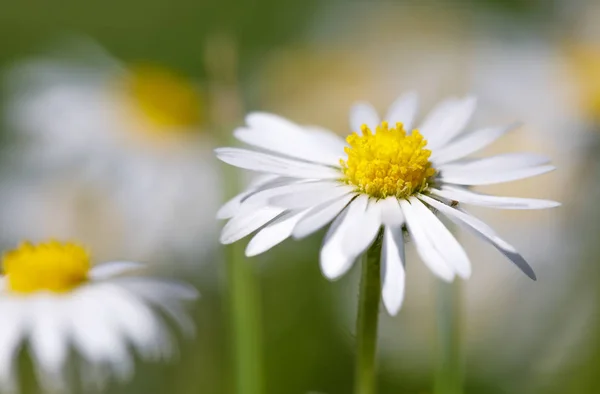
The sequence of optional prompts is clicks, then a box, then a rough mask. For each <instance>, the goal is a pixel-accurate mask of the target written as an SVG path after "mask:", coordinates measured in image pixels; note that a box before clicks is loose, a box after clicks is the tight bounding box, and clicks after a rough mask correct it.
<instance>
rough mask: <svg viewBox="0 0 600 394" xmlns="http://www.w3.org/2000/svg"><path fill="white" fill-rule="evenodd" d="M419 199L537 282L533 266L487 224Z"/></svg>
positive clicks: (426, 198) (423, 197) (438, 202)
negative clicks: (476, 237)
mask: <svg viewBox="0 0 600 394" xmlns="http://www.w3.org/2000/svg"><path fill="white" fill-rule="evenodd" d="M419 198H420V199H421V200H423V201H424V202H426V203H427V204H429V205H431V206H432V207H433V208H435V209H437V210H439V211H440V212H442V213H443V214H444V215H446V216H447V217H448V218H449V219H450V220H452V221H453V222H455V223H457V224H459V225H461V226H465V227H466V228H467V229H469V230H471V231H472V232H473V233H474V234H475V235H477V236H479V237H481V238H483V239H484V240H486V241H487V242H489V243H491V244H492V245H493V246H494V247H495V248H496V249H498V251H500V253H502V254H503V255H504V256H506V257H507V258H508V259H509V260H510V261H511V262H512V263H513V264H515V265H516V266H517V267H518V268H519V269H520V270H521V271H523V273H524V274H525V275H527V276H528V277H529V278H531V279H533V280H536V276H535V272H534V271H533V268H531V266H530V265H529V264H528V263H527V261H526V260H525V259H524V258H523V256H521V255H520V254H519V252H517V251H516V249H515V248H514V247H513V246H512V245H510V244H509V243H508V242H506V241H504V240H503V239H502V238H500V237H499V236H498V235H497V234H496V232H495V231H494V230H493V229H492V228H491V227H489V226H488V225H487V224H485V223H484V222H482V221H481V220H479V219H478V218H476V217H475V216H473V215H470V214H467V213H465V212H463V211H460V210H458V209H454V208H452V207H449V206H448V205H446V204H444V203H442V202H440V201H438V200H436V199H433V198H431V197H429V196H424V195H420V196H419Z"/></svg>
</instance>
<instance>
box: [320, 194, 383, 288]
mask: <svg viewBox="0 0 600 394" xmlns="http://www.w3.org/2000/svg"><path fill="white" fill-rule="evenodd" d="M336 222H337V223H336ZM380 226H381V219H380V213H379V210H378V208H377V204H369V199H368V197H366V196H364V195H361V196H358V197H357V198H356V199H354V200H353V201H352V202H351V203H350V204H349V205H348V207H347V208H346V212H345V215H340V216H339V217H338V219H336V221H334V223H333V224H332V226H331V228H330V229H329V232H328V233H327V235H326V236H325V239H324V242H323V247H322V248H321V253H320V265H321V271H322V272H323V275H324V276H325V277H326V278H328V279H329V280H335V279H338V278H339V277H340V276H342V275H343V274H345V273H346V272H347V271H348V270H349V269H350V267H352V264H353V263H354V261H355V260H356V258H357V257H358V256H359V255H360V254H362V253H363V252H364V251H365V250H366V249H367V248H368V247H369V245H370V244H371V243H372V242H373V240H374V239H375V236H376V235H377V232H378V231H379V227H380Z"/></svg>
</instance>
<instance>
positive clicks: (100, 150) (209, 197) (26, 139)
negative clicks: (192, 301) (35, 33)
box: [0, 41, 221, 262]
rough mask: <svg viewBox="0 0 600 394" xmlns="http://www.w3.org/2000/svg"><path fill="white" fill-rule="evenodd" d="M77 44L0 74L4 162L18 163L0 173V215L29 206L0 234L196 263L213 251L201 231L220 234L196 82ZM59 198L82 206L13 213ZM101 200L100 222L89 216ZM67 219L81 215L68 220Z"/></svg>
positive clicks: (48, 205) (216, 183)
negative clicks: (1, 81) (7, 135)
mask: <svg viewBox="0 0 600 394" xmlns="http://www.w3.org/2000/svg"><path fill="white" fill-rule="evenodd" d="M75 44H76V45H70V46H67V45H65V46H64V47H63V48H61V49H62V50H61V51H60V52H59V53H57V54H56V53H55V54H52V55H46V56H38V57H35V58H31V59H25V60H23V61H20V62H18V63H16V64H14V65H13V67H11V68H10V69H8V70H6V74H5V75H4V77H5V82H6V83H5V85H6V86H5V87H6V89H5V90H6V100H5V103H6V105H5V107H4V110H5V115H6V117H5V118H6V119H7V123H8V124H7V126H8V128H9V130H10V131H12V132H14V133H15V135H14V138H11V144H8V145H5V147H6V149H5V150H6V151H5V152H3V155H2V157H3V160H4V161H5V162H4V163H3V165H5V166H9V167H11V168H19V169H21V171H20V173H18V174H17V175H16V176H15V175H14V171H13V172H10V173H9V174H7V175H6V176H4V177H3V178H2V181H3V182H4V183H3V185H2V187H1V188H0V189H1V190H2V191H1V192H0V200H1V201H3V202H5V203H6V204H5V205H4V206H5V207H6V208H2V209H1V210H2V212H0V216H3V217H4V218H6V217H10V216H11V212H15V211H18V212H21V213H25V215H18V216H17V217H15V218H13V219H14V221H12V222H11V221H7V220H5V221H4V222H5V223H9V222H11V223H12V224H17V228H19V229H23V231H22V232H20V233H17V232H15V231H11V230H8V231H6V232H7V233H8V234H10V237H8V239H4V240H3V241H4V242H5V243H6V244H14V243H15V242H17V241H18V240H19V239H22V238H28V239H31V238H32V237H33V238H35V239H46V238H48V237H50V236H56V235H57V234H58V235H60V236H63V237H67V238H70V237H78V239H83V240H84V241H85V242H86V244H89V245H90V247H92V248H93V249H94V250H96V249H108V250H110V251H111V252H114V251H118V252H119V253H122V255H123V256H126V258H130V259H134V260H138V259H139V260H143V261H152V260H153V259H155V258H157V256H158V259H159V260H162V258H163V257H164V256H165V255H167V254H172V253H177V254H178V255H179V256H180V257H181V256H184V257H186V258H187V259H188V260H190V261H194V262H195V261H197V258H198V253H200V252H202V251H207V250H214V249H216V246H217V244H216V242H214V241H213V239H214V238H215V237H210V236H205V237H198V234H216V233H217V231H218V229H217V225H216V223H215V221H214V217H213V215H212V212H213V211H214V210H216V209H217V208H218V205H219V203H220V202H221V195H220V189H221V187H220V186H221V183H220V179H219V176H218V171H217V167H216V160H214V156H213V155H212V150H213V148H214V144H213V143H212V138H211V136H210V135H209V134H208V133H207V132H206V130H205V128H204V125H205V124H206V122H205V121H206V119H205V113H206V111H205V109H206V106H205V105H204V104H205V103H204V100H203V95H202V93H201V91H200V90H199V89H198V87H197V86H196V85H195V84H194V83H193V81H190V80H188V79H187V78H185V77H183V76H181V75H179V74H178V73H177V72H174V71H172V70H170V69H167V68H165V67H161V66H158V65H154V64H134V65H126V64H123V63H121V62H119V61H118V60H117V59H114V58H112V57H111V56H110V55H108V54H107V53H106V52H105V51H104V50H103V49H102V48H100V47H98V46H97V45H95V44H94V43H91V42H88V41H83V42H81V41H80V42H77V43H75ZM8 176H12V178H8ZM58 194H59V195H60V196H57V195H58ZM90 194H92V195H93V196H94V197H92V198H90ZM53 195H54V196H57V198H55V199H52V198H51V197H52V196H53ZM42 196H43V197H42ZM66 200H68V201H80V202H81V203H82V204H83V205H85V208H83V211H84V212H83V213H82V212H76V204H72V207H71V209H70V211H69V212H67V214H64V215H62V216H61V217H62V219H63V220H62V221H61V220H55V221H52V220H48V221H47V222H46V223H44V224H40V220H37V221H35V220H34V221H23V222H22V223H21V222H20V221H21V220H22V218H24V217H25V216H32V217H38V218H41V217H49V216H52V215H53V213H54V212H56V211H61V212H63V213H64V212H65V211H64V210H62V209H57V205H58V204H63V203H64V201H66ZM198 203H201V204H202V206H203V207H204V208H203V209H197V206H198V205H197V204H198ZM90 206H91V207H95V208H97V209H91V208H90ZM9 207H10V208H9ZM108 209H112V211H111V212H109V213H108V214H107V215H105V216H104V218H103V219H102V220H100V221H98V220H96V218H89V217H88V216H89V214H90V212H100V211H106V210H108ZM72 217H74V218H79V219H78V220H73V221H71V222H67V223H65V221H66V220H67V219H68V218H72ZM107 218H110V219H111V221H110V224H111V225H112V227H109V226H108V225H104V223H106V222H108V220H107ZM11 226H12V225H11ZM89 227H94V228H92V229H89ZM123 233H125V234H129V236H128V237H127V242H126V243H124V242H122V240H123V239H124V237H122V234H123ZM88 234H95V235H97V236H89V237H88V236H87V235H88ZM80 237H82V238H80ZM107 244H108V245H110V247H109V248H105V247H104V245H107ZM98 245H100V247H98ZM211 248H212V249H211Z"/></svg>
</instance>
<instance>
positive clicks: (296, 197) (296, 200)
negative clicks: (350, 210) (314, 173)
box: [268, 183, 354, 209]
mask: <svg viewBox="0 0 600 394" xmlns="http://www.w3.org/2000/svg"><path fill="white" fill-rule="evenodd" d="M353 191H354V188H353V187H352V186H348V185H342V184H339V183H335V184H329V186H328V187H323V188H321V189H315V190H310V191H296V192H294V193H287V194H284V195H279V196H274V197H272V198H269V201H268V202H269V205H272V206H274V207H278V208H285V209H302V208H311V207H314V206H317V205H319V204H322V203H324V202H327V201H330V200H333V199H336V198H338V197H342V196H345V195H347V194H350V193H352V192H353Z"/></svg>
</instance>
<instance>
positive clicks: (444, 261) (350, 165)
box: [216, 93, 559, 315]
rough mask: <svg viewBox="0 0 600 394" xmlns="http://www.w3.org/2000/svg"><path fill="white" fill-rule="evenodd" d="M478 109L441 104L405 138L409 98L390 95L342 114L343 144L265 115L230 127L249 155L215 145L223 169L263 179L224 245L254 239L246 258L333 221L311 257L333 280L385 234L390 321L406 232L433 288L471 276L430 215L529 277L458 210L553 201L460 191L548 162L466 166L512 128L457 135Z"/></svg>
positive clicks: (246, 196)
mask: <svg viewBox="0 0 600 394" xmlns="http://www.w3.org/2000/svg"><path fill="white" fill-rule="evenodd" d="M475 104H476V102H475V99H474V98H471V97H469V98H465V99H455V98H452V99H448V100H445V101H443V102H441V103H440V104H439V105H438V106H437V107H435V108H434V109H433V110H432V112H431V113H430V114H429V115H428V116H427V117H426V118H425V120H424V121H423V122H422V123H421V125H420V127H419V128H418V130H417V129H414V130H412V132H407V131H406V130H411V127H412V125H413V123H414V118H415V115H416V112H417V96H416V95H415V94H413V93H409V94H406V95H404V96H401V97H400V98H398V99H397V100H396V101H395V102H394V103H393V104H392V106H391V107H390V109H389V111H388V113H387V114H386V116H385V118H384V119H383V121H382V120H381V119H380V118H379V116H378V114H377V112H376V111H375V109H374V108H373V107H372V106H371V105H369V104H366V103H360V104H357V105H356V106H354V107H353V108H352V111H351V113H350V124H351V128H352V130H355V132H354V133H352V134H351V135H349V136H348V137H347V139H346V143H344V141H343V140H342V139H341V138H339V137H338V136H337V135H335V134H333V133H331V132H328V131H326V130H322V129H319V128H315V127H301V126H299V125H297V124H294V123H292V122H290V121H288V120H286V119H283V118H281V117H278V116H275V115H271V114H265V113H253V114H250V115H249V116H248V117H247V118H246V123H247V126H246V127H243V128H240V129H237V130H236V131H235V136H236V137H237V138H238V139H239V140H241V141H242V142H245V143H247V144H249V145H252V146H254V147H256V148H258V150H248V149H240V148H219V149H217V150H216V154H217V156H218V157H219V159H221V160H222V161H224V162H226V163H228V164H231V165H234V166H237V167H240V168H244V169H248V170H252V171H257V172H262V173H267V174H268V175H267V176H266V177H264V178H262V179H260V180H259V181H258V182H257V183H256V184H255V185H253V187H250V188H249V189H248V190H247V191H245V192H244V193H242V194H240V195H238V196H237V197H235V198H234V199H233V200H231V201H230V202H229V203H227V204H226V205H225V206H224V207H223V208H222V209H221V210H220V211H219V213H218V217H219V218H230V220H229V222H228V223H227V224H226V225H225V227H224V229H223V231H222V234H221V242H222V243H224V244H228V243H232V242H235V241H237V240H239V239H241V238H243V237H245V236H247V235H249V234H251V233H252V232H254V231H256V230H259V231H258V233H257V234H256V235H255V236H254V237H253V238H252V239H251V240H250V242H249V244H248V247H247V249H246V254H247V255H248V256H253V255H256V254H259V253H262V252H264V251H266V250H268V249H270V248H271V247H273V246H274V245H276V244H278V243H280V242H281V241H283V240H284V239H286V238H288V237H290V236H293V237H294V238H303V237H305V236H307V235H309V234H312V233H314V232H315V231H317V230H319V229H321V228H323V227H324V226H326V225H327V224H328V223H329V222H331V221H333V224H332V225H331V226H330V228H329V231H328V232H327V234H326V236H325V239H324V242H323V247H322V248H321V252H320V265H321V270H322V272H323V274H324V275H325V276H326V277H327V278H329V279H331V280H333V279H337V278H339V277H340V276H341V275H343V274H344V273H346V272H347V271H348V270H349V269H350V267H351V266H352V264H353V263H354V261H355V260H356V259H357V257H359V256H360V255H361V254H362V253H363V252H364V251H365V250H366V249H367V248H368V247H369V245H370V244H371V243H372V242H373V241H374V240H375V238H376V237H377V235H378V234H379V232H380V229H381V227H382V226H383V246H382V251H381V253H382V256H381V261H382V269H383V285H382V293H383V301H384V304H385V306H386V308H387V310H388V312H389V313H390V314H392V315H394V314H396V313H397V312H398V310H399V309H400V307H401V305H402V301H403V298H404V282H405V278H404V276H405V274H404V264H405V261H404V236H403V233H404V232H405V231H407V232H408V233H409V234H410V235H411V236H412V238H413V240H414V242H415V245H416V248H417V252H418V254H419V256H420V257H421V259H422V260H423V262H424V263H425V264H426V265H427V266H428V267H429V268H430V269H431V271H432V272H433V273H434V274H435V275H437V276H438V277H440V278H441V279H443V280H446V281H452V280H453V279H454V277H455V276H456V275H458V276H460V277H462V278H468V277H469V276H470V274H471V264H470V262H469V259H468V257H467V255H466V253H465V251H464V250H463V248H462V246H461V245H460V244H459V243H458V242H457V240H456V239H455V238H454V236H453V235H452V234H451V232H450V231H449V230H448V229H447V228H446V227H445V226H444V224H443V223H442V222H441V221H440V219H438V218H437V216H436V215H435V212H438V211H439V212H441V213H442V214H443V215H444V216H447V217H448V218H449V219H451V220H452V221H454V222H456V223H458V224H459V225H461V226H463V227H466V228H467V229H469V230H471V231H473V232H474V233H475V234H477V235H478V236H480V237H481V238H483V239H484V240H486V241H487V242H489V243H491V244H492V245H493V246H494V247H495V248H497V249H498V250H499V251H500V252H501V253H503V254H504V255H505V256H506V257H507V258H508V259H510V260H511V261H512V262H513V263H514V264H515V265H516V266H517V267H519V268H520V269H521V270H522V271H523V272H524V273H525V274H526V275H527V276H529V277H530V278H532V279H535V274H534V272H533V270H532V268H531V267H530V266H529V265H528V264H527V262H526V261H525V259H524V258H523V257H522V256H521V255H520V254H519V253H518V252H517V251H516V250H515V249H514V248H513V247H512V246H511V245H510V244H508V243H507V242H506V241H504V240H503V239H501V238H500V237H499V236H498V235H497V234H496V232H495V231H494V230H492V229H491V228H490V227H489V226H488V225H486V224H485V223H483V222H482V221H480V220H479V219H477V218H476V217H474V216H472V215H470V214H468V213H466V212H465V211H464V210H462V209H460V208H458V207H456V205H457V202H460V203H464V204H467V205H469V204H473V205H480V206H486V207H490V208H502V209H541V208H550V207H555V206H557V205H559V204H558V203H556V202H554V201H548V200H537V199H531V198H517V197H499V196H492V195H486V194H480V193H476V192H473V191H471V190H470V189H469V187H470V186H475V185H489V184H495V183H501V182H508V181H513V180H517V179H522V178H528V177H532V176H535V175H540V174H543V173H546V172H549V171H552V170H553V169H554V167H553V166H552V165H549V164H548V159H547V158H545V157H542V156H539V155H536V154H528V153H511V154H504V155H498V156H494V157H489V158H482V159H464V158H465V157H466V156H468V155H470V154H471V153H474V152H476V151H478V150H480V149H482V148H484V147H486V146H488V145H489V144H491V143H492V142H494V140H496V139H497V138H499V137H500V136H502V135H503V134H504V133H506V132H507V131H509V130H510V129H512V128H514V126H508V127H491V128H484V129H479V130H476V131H474V132H472V133H469V134H466V135H462V134H461V133H462V131H463V129H464V128H465V126H466V125H467V123H468V122H469V119H470V118H471V115H472V114H473V112H474V110H475ZM390 125H393V126H390ZM426 148H427V149H426Z"/></svg>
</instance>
